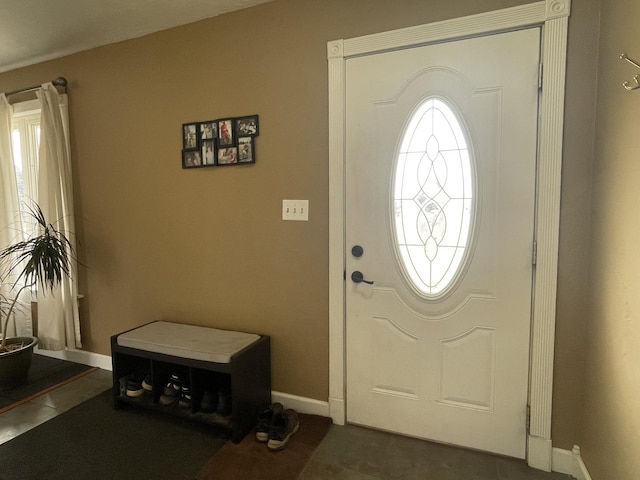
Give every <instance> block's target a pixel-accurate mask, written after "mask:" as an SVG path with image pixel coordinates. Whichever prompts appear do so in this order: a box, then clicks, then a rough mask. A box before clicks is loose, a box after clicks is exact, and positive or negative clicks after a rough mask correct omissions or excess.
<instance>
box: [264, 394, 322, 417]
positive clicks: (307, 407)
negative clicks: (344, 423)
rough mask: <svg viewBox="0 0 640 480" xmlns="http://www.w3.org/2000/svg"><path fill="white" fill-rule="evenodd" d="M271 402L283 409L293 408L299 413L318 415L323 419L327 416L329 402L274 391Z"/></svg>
mask: <svg viewBox="0 0 640 480" xmlns="http://www.w3.org/2000/svg"><path fill="white" fill-rule="evenodd" d="M271 401H272V402H280V403H281V404H283V405H284V407H285V408H293V409H294V410H296V411H298V412H300V413H308V414H310V415H320V416H323V417H328V416H329V402H323V401H321V400H314V399H313V398H307V397H298V396H297V395H290V394H288V393H282V392H276V391H272V392H271Z"/></svg>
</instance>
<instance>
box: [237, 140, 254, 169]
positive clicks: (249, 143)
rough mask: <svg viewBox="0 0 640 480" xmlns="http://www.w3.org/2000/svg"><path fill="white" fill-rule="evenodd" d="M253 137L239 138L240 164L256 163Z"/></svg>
mask: <svg viewBox="0 0 640 480" xmlns="http://www.w3.org/2000/svg"><path fill="white" fill-rule="evenodd" d="M255 161H256V157H255V150H254V148H253V137H238V163H255Z"/></svg>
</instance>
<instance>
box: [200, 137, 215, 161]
mask: <svg viewBox="0 0 640 480" xmlns="http://www.w3.org/2000/svg"><path fill="white" fill-rule="evenodd" d="M200 158H201V159H202V166H203V167H212V166H214V165H215V164H216V141H215V140H202V148H201V157H200Z"/></svg>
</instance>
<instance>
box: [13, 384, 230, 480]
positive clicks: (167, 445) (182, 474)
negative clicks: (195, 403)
mask: <svg viewBox="0 0 640 480" xmlns="http://www.w3.org/2000/svg"><path fill="white" fill-rule="evenodd" d="M226 440H227V437H226V436H225V435H224V433H223V432H221V431H218V430H215V429H213V428H211V427H206V426H204V425H200V424H196V423H192V422H189V421H186V420H182V419H178V418H174V417H170V416H166V415H161V414H158V413H157V412H151V411H148V410H144V409H140V408H124V409H119V410H116V409H114V407H113V399H112V396H111V390H107V391H105V392H103V393H101V394H100V395H98V396H96V397H94V398H92V399H91V400H88V401H86V402H84V403H82V404H80V405H78V406H77V407H75V408H72V409H71V410H69V411H67V412H65V413H63V414H61V415H59V416H57V417H55V418H53V419H51V420H49V421H48V422H46V423H43V424H42V425H39V426H38V427H36V428H34V429H32V430H30V431H28V432H26V433H24V434H22V435H20V436H19V437H16V438H14V439H13V440H11V441H9V442H7V443H5V444H3V445H0V459H2V460H1V464H0V478H1V479H2V480H31V479H33V480H36V479H38V480H39V479H50V480H58V479H60V480H62V479H64V480H68V479H82V480H85V479H86V480H102V479H104V480H107V479H108V480H115V479H117V480H129V479H131V480H134V479H135V480H141V479H154V480H164V479H166V480H182V479H185V480H186V479H189V480H192V479H193V478H194V477H195V476H196V474H197V473H198V471H199V470H200V469H201V468H202V466H203V465H204V464H205V463H206V462H207V460H208V459H209V458H210V457H211V456H212V455H213V454H214V453H215V452H216V451H217V450H218V449H219V448H221V447H222V446H223V445H224V443H225V442H226Z"/></svg>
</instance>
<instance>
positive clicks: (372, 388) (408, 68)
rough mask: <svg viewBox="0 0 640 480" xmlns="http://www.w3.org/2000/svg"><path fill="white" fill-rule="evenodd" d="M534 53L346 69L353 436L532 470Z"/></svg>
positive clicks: (536, 42) (489, 50) (480, 41)
mask: <svg viewBox="0 0 640 480" xmlns="http://www.w3.org/2000/svg"><path fill="white" fill-rule="evenodd" d="M539 49H540V31H539V29H528V30H521V31H517V32H509V33H502V34H497V35H491V36H485V37H479V38H473V39H465V40H459V41H453V42H448V43H440V44H436V45H428V46H422V47H416V48H410V49H404V50H397V51H392V52H385V53H379V54H375V55H369V56H361V57H355V58H349V59H347V61H346V97H345V103H346V142H345V144H346V152H345V155H346V172H345V174H346V186H345V190H346V211H345V215H346V217H345V218H346V223H345V230H346V238H345V241H346V249H345V250H346V254H347V258H346V379H347V380H346V381H347V389H346V409H347V410H346V413H347V421H348V422H351V423H355V424H360V425H367V426H372V427H374V428H380V429H383V430H388V431H393V432H399V433H403V434H406V435H410V436H415V437H420V438H426V439H431V440H435V441H440V442H446V443H451V444H455V445H461V446H465V447H470V448H477V449H481V450H485V451H490V452H495V453H499V454H504V455H509V456H514V457H519V458H524V456H525V452H526V417H527V387H528V378H529V377H528V372H529V338H530V319H531V289H532V274H533V266H532V257H533V245H534V242H533V240H534V203H535V178H536V142H537V131H536V129H537V114H538V75H539V74H538V72H539V67H538V65H539ZM353 272H360V273H361V275H359V274H358V273H356V274H355V275H354V277H353V279H352V274H353ZM360 279H364V280H365V281H366V282H373V283H366V282H365V281H359V280H360Z"/></svg>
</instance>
